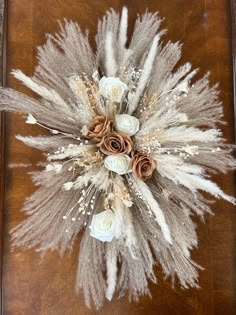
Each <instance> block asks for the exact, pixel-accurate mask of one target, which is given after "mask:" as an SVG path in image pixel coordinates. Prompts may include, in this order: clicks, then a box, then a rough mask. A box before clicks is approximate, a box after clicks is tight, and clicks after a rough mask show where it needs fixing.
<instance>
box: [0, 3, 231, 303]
mask: <svg viewBox="0 0 236 315" xmlns="http://www.w3.org/2000/svg"><path fill="white" fill-rule="evenodd" d="M161 21H162V20H161V19H160V17H159V16H158V14H157V13H154V14H153V13H149V12H146V13H145V14H143V15H142V16H139V17H138V18H137V20H136V23H135V26H134V31H133V34H132V37H131V40H130V41H129V43H128V42H127V26H128V12H127V9H126V8H123V10H122V14H121V16H119V14H117V13H116V12H115V11H113V10H110V11H109V12H107V14H106V16H105V17H104V18H103V19H102V21H100V22H99V24H98V33H97V36H96V43H97V51H96V53H94V52H93V51H92V49H91V46H90V44H89V40H88V35H87V34H86V35H84V34H83V33H82V32H81V30H80V27H79V26H78V24H77V23H74V22H71V21H65V23H64V24H61V25H60V27H61V30H60V33H59V34H56V35H48V37H47V41H46V43H45V45H43V46H42V47H39V49H38V66H37V67H36V69H35V72H34V75H33V77H28V76H26V75H25V74H23V73H22V72H21V71H20V70H13V71H12V74H13V75H14V76H15V78H17V79H19V80H20V81H21V82H22V83H23V84H25V85H26V86H27V87H28V88H30V89H31V90H32V91H33V92H35V93H36V94H37V95H38V97H37V98H31V97H29V96H26V95H24V94H22V93H19V92H17V91H15V90H12V89H7V88H1V89H0V109H1V110H8V111H16V112H21V113H25V114H27V115H28V116H27V120H26V123H28V124H36V125H39V126H41V127H42V128H45V129H47V130H48V131H49V133H50V134H49V135H48V136H39V137H30V136H29V137H22V136H19V135H18V136H17V138H18V139H19V140H21V141H23V142H24V143H25V144H26V145H28V146H32V147H34V148H36V149H39V150H42V151H43V152H44V153H46V162H45V163H44V165H43V167H41V169H40V170H39V171H36V172H33V173H31V174H32V179H33V182H34V183H35V184H36V185H38V186H39V188H38V190H37V191H36V192H35V193H34V194H33V195H32V196H31V197H29V198H28V199H27V200H26V203H25V205H24V208H23V210H24V211H25V212H26V214H27V215H28V217H27V219H26V220H25V221H23V222H22V223H20V224H19V225H18V226H16V227H15V228H14V229H13V230H12V240H13V245H14V246H20V247H24V248H36V249H37V251H39V252H41V254H42V255H44V254H45V253H46V252H47V251H48V250H49V249H53V250H58V251H59V253H60V254H61V255H63V254H64V252H65V251H66V250H67V249H72V248H73V244H74V242H76V241H78V238H77V236H78V234H79V233H80V232H83V238H82V241H81V245H80V254H79V264H78V272H77V276H76V289H77V290H78V291H79V290H82V291H83V293H84V297H85V302H86V304H87V305H88V306H89V307H90V306H92V305H95V307H96V308H100V307H101V306H102V305H103V303H104V300H105V298H106V299H108V300H111V299H112V297H113V295H114V293H115V291H117V292H118V294H119V296H123V295H124V294H126V293H127V294H128V297H129V299H130V300H132V299H133V300H137V299H138V297H139V296H140V295H143V294H149V289H148V281H152V282H156V276H155V273H154V269H153V268H154V266H155V265H156V264H158V265H160V266H161V267H162V269H163V273H164V275H165V276H166V277H170V278H171V279H172V280H173V281H174V279H175V278H177V279H178V280H179V283H180V285H181V286H182V287H183V288H188V287H197V286H198V284H197V279H198V269H199V268H201V267H200V266H199V265H197V264H196V263H195V262H194V261H193V260H192V259H191V257H190V251H191V249H193V248H194V247H196V246H197V235H196V226H195V224H194V223H193V221H192V217H193V216H194V215H198V216H201V217H202V216H203V215H204V214H205V213H211V209H210V204H211V202H212V198H211V196H212V197H214V198H222V199H225V200H226V201H228V202H231V203H234V204H235V199H234V198H233V197H231V196H228V195H227V194H225V193H224V192H223V191H222V190H221V189H220V187H218V186H217V185H216V183H214V182H213V181H212V180H211V179H210V174H211V173H216V172H226V171H228V170H232V169H234V168H235V166H236V163H235V160H234V158H233V157H232V155H231V152H232V150H233V146H232V145H229V144H226V143H225V140H224V139H223V137H222V132H221V130H220V129H219V124H220V123H222V122H223V121H222V118H223V108H222V104H221V102H220V101H219V99H218V90H217V86H213V87H211V86H210V85H209V78H208V75H206V76H204V77H203V78H201V79H200V80H197V81H196V82H194V84H192V83H191V80H192V78H193V77H194V75H195V74H196V72H197V70H192V69H191V64H190V63H186V64H184V65H182V66H180V67H178V68H177V66H176V64H177V63H178V61H179V59H180V57H181V45H180V44H179V43H171V42H168V43H167V44H166V45H163V44H162V43H161V41H160V39H161V36H162V35H163V34H164V33H165V31H161V30H159V28H160V24H161ZM203 192H204V194H202V193H203ZM205 193H207V194H205ZM206 196H207V197H206Z"/></svg>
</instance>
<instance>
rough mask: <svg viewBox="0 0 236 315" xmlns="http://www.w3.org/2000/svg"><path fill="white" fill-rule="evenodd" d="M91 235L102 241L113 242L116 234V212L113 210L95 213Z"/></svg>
mask: <svg viewBox="0 0 236 315" xmlns="http://www.w3.org/2000/svg"><path fill="white" fill-rule="evenodd" d="M89 228H90V235H91V236H92V237H94V238H96V239H98V240H100V241H102V242H111V241H112V240H113V238H114V236H115V230H116V226H115V214H114V213H113V212H112V211H111V210H106V211H103V212H101V213H99V214H95V215H94V216H93V218H92V222H91V225H90V227H89Z"/></svg>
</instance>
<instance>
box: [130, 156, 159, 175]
mask: <svg viewBox="0 0 236 315" xmlns="http://www.w3.org/2000/svg"><path fill="white" fill-rule="evenodd" d="M130 163H131V168H132V170H133V172H134V174H135V175H136V176H137V177H138V178H140V179H142V180H143V181H145V180H147V179H149V178H151V177H152V173H153V171H154V169H155V168H156V162H155V161H154V160H153V158H152V157H151V156H149V155H147V154H145V153H142V152H137V153H136V154H135V155H134V156H133V157H132V159H131V162H130Z"/></svg>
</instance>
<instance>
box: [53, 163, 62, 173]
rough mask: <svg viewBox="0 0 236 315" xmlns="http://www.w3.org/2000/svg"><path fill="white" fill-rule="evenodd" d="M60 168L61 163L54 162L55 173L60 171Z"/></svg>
mask: <svg viewBox="0 0 236 315" xmlns="http://www.w3.org/2000/svg"><path fill="white" fill-rule="evenodd" d="M61 169H62V164H55V165H54V170H55V172H56V173H60V171H61Z"/></svg>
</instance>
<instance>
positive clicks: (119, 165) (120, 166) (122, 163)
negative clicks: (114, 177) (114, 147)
mask: <svg viewBox="0 0 236 315" xmlns="http://www.w3.org/2000/svg"><path fill="white" fill-rule="evenodd" d="M104 165H105V167H106V168H107V169H108V170H109V171H113V172H115V173H117V174H119V175H124V174H126V173H128V172H129V170H130V167H129V165H130V157H129V156H128V155H108V156H107V157H106V158H105V159H104Z"/></svg>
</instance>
